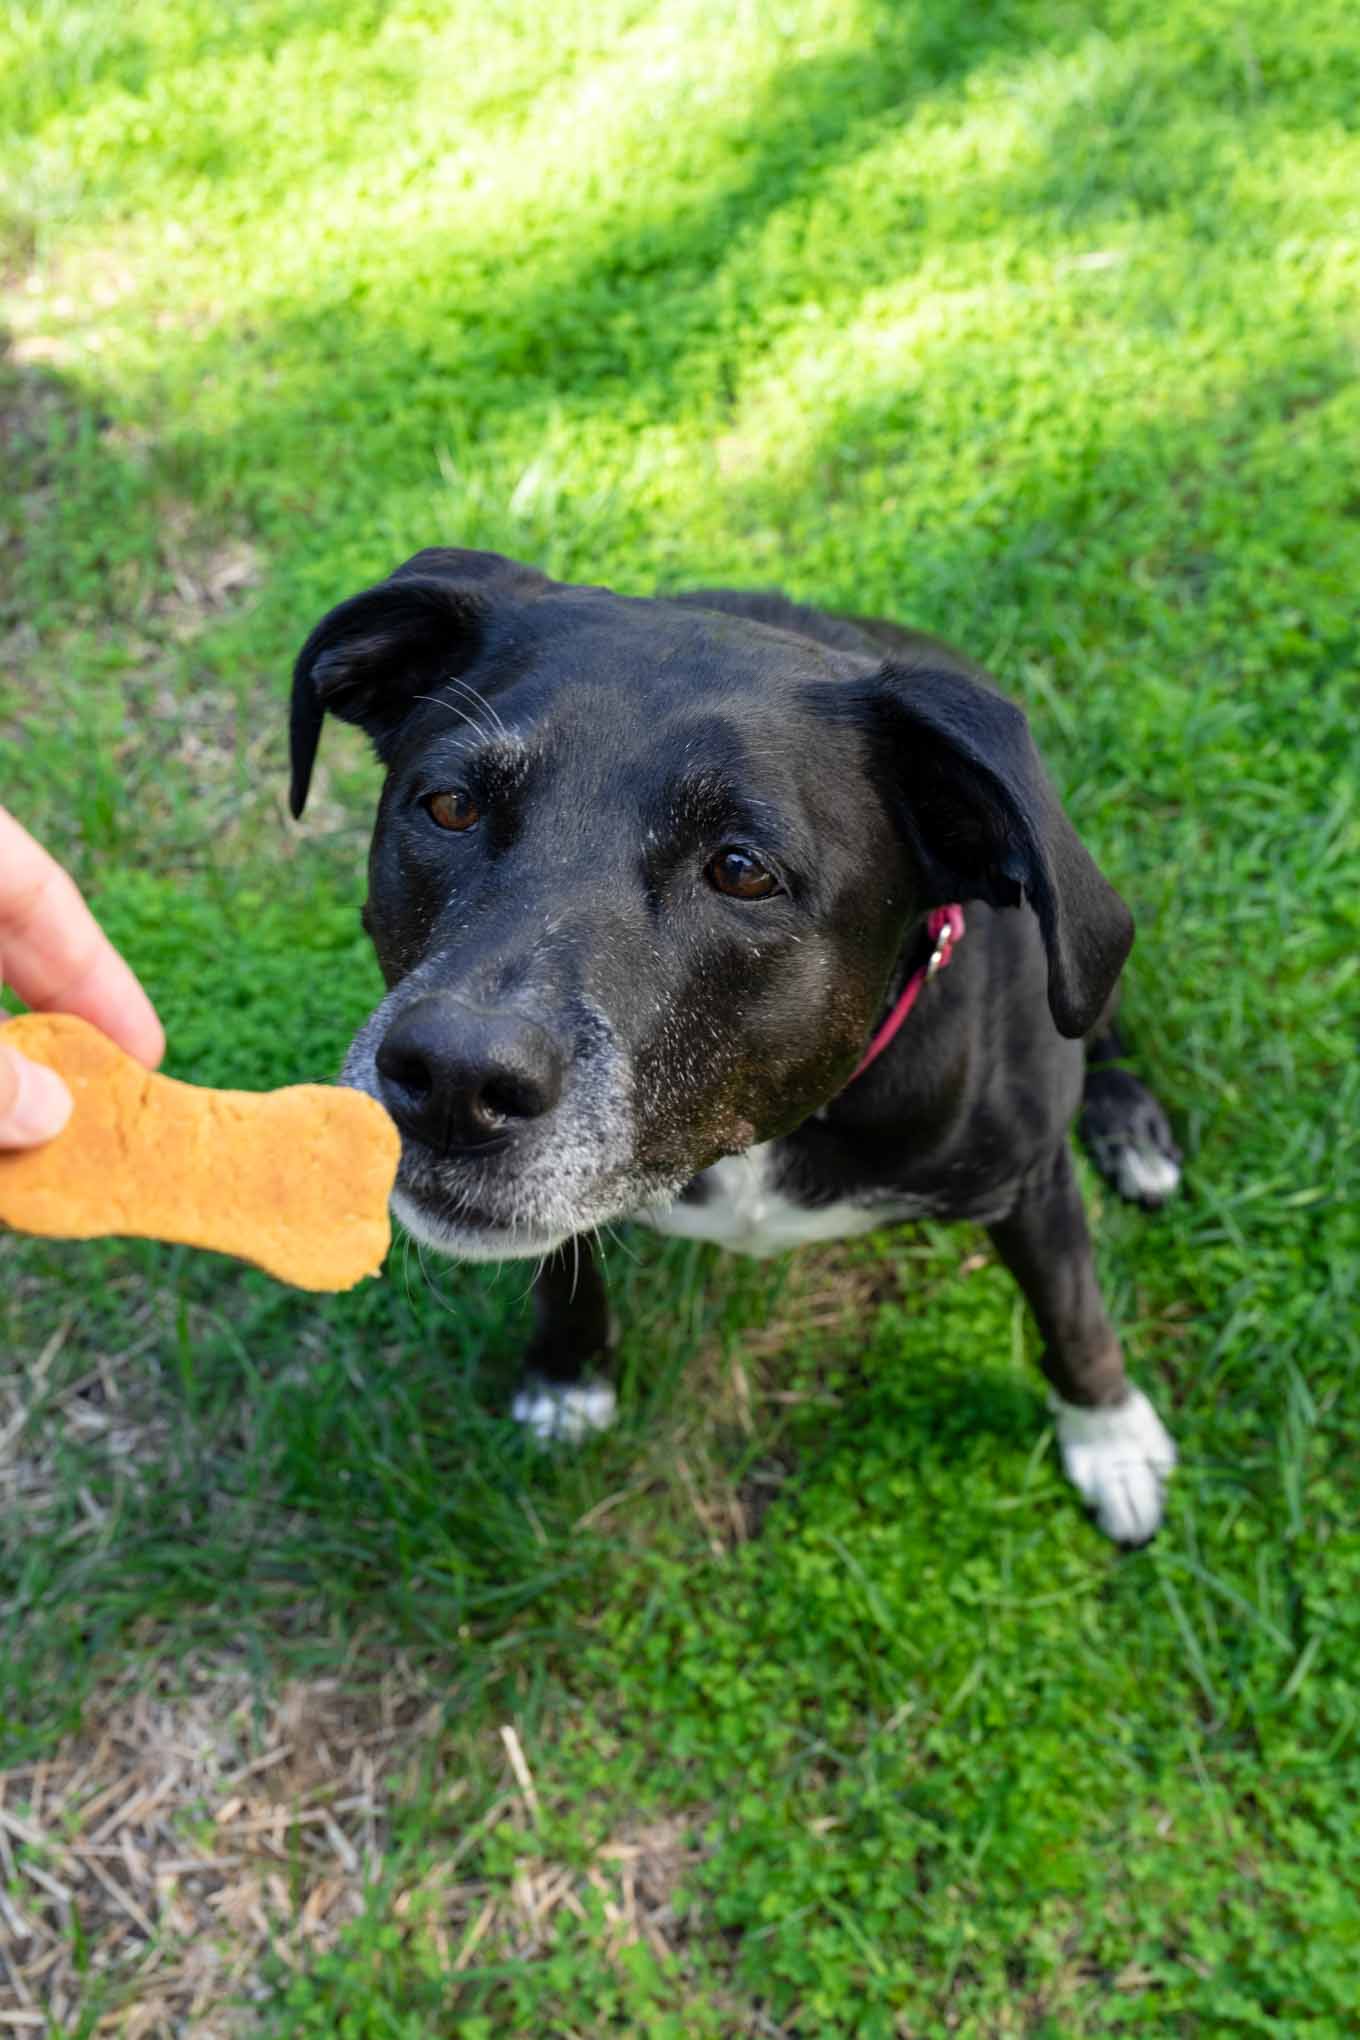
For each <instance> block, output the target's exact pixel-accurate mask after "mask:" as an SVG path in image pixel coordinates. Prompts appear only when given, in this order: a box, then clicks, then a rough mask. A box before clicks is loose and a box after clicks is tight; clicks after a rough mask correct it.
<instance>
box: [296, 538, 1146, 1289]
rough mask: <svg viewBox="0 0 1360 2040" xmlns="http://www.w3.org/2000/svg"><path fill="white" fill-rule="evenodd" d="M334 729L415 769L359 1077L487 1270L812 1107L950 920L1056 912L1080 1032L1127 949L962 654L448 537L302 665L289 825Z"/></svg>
mask: <svg viewBox="0 0 1360 2040" xmlns="http://www.w3.org/2000/svg"><path fill="white" fill-rule="evenodd" d="M327 711H329V712H331V713H332V714H335V715H339V716H342V717H344V718H345V719H346V720H348V721H351V722H355V723H358V724H359V725H360V726H361V727H362V728H363V729H364V730H365V731H366V732H367V733H368V735H369V736H370V737H371V738H372V740H373V743H374V744H375V746H376V748H377V751H378V753H379V756H380V757H381V758H382V760H383V763H384V764H385V766H386V767H387V779H386V783H385V785H384V788H383V793H382V799H381V803H380V806H379V810H378V820H377V827H376V830H375V833H374V838H373V847H372V854H371V858H370V865H369V899H368V905H367V907H366V910H365V925H366V926H367V928H368V931H369V934H370V935H371V937H372V939H373V943H374V946H375V948H376V950H377V953H378V959H379V962H380V964H381V966H382V969H383V973H384V976H385V977H386V980H387V984H388V987H389V989H388V993H387V996H386V997H385V998H384V1000H383V1001H382V1003H381V1005H380V1006H379V1007H378V1008H377V1010H376V1012H375V1013H374V1014H373V1015H372V1016H371V1018H370V1019H369V1020H368V1021H367V1023H366V1024H365V1025H364V1027H363V1028H362V1029H361V1030H360V1033H359V1035H358V1036H357V1038H356V1040H355V1042H354V1045H353V1047H352V1049H351V1051H350V1054H349V1057H348V1059H347V1062H346V1065H345V1072H344V1075H345V1080H346V1081H348V1082H350V1083H353V1084H357V1085H358V1086H360V1087H361V1088H362V1089H364V1090H367V1091H370V1092H372V1093H373V1095H374V1096H376V1097H378V1098H380V1099H381V1100H382V1102H383V1103H384V1104H385V1105H386V1106H387V1107H388V1109H389V1111H390V1112H391V1113H392V1115H393V1117H394V1118H395V1119H396V1121H397V1123H398V1125H399V1126H400V1128H401V1132H402V1162H401V1171H400V1175H399V1178H398V1191H397V1197H396V1200H395V1203H396V1209H397V1211H398V1214H399V1215H400V1216H401V1217H402V1218H403V1219H404V1220H405V1222H406V1224H407V1225H408V1226H409V1227H410V1229H411V1230H412V1231H413V1232H415V1233H416V1234H417V1236H418V1237H420V1238H422V1239H425V1240H428V1241H430V1242H431V1243H433V1244H435V1245H437V1246H439V1247H441V1248H443V1249H444V1250H445V1251H448V1252H451V1253H455V1254H458V1255H461V1256H465V1257H468V1258H501V1257H504V1256H510V1255H519V1254H539V1253H542V1252H544V1251H546V1250H547V1249H548V1248H549V1247H551V1246H554V1245H556V1244H557V1243H558V1242H560V1241H562V1240H563V1239H566V1238H568V1237H569V1236H570V1235H572V1234H573V1233H576V1232H580V1231H583V1230H587V1229H589V1228H590V1227H592V1226H594V1225H598V1224H600V1223H603V1222H605V1221H607V1220H609V1219H611V1218H614V1217H617V1216H619V1215H621V1214H623V1213H625V1212H628V1211H631V1210H636V1209H638V1208H639V1207H640V1206H643V1205H646V1204H648V1203H654V1202H657V1201H659V1200H662V1199H665V1198H668V1197H670V1196H672V1195H674V1193H675V1192H676V1190H677V1189H678V1188H679V1187H680V1186H681V1185H682V1184H683V1183H685V1182H686V1181H687V1180H688V1179H689V1178H690V1177H691V1176H692V1175H694V1174H695V1173H697V1171H699V1170H700V1169H702V1168H705V1167H707V1166H708V1165H709V1164H710V1163H711V1162H713V1161H715V1160H717V1158H718V1157H719V1156H721V1155H723V1154H728V1153H732V1152H734V1151H737V1150H740V1149H743V1148H746V1147H749V1146H750V1145H751V1144H752V1143H753V1142H755V1141H759V1140H767V1139H769V1138H771V1137H772V1136H774V1135H776V1134H778V1133H781V1132H786V1131H788V1130H789V1129H790V1128H792V1127H794V1126H796V1125H797V1124H799V1122H800V1121H802V1120H803V1119H805V1118H806V1117H807V1116H808V1114H809V1113H811V1112H812V1111H814V1110H815V1109H816V1108H817V1107H818V1106H819V1105H821V1104H823V1103H825V1102H826V1100H827V1099H829V1098H830V1097H832V1096H834V1094H835V1093H836V1091H837V1090H839V1089H840V1088H841V1087H842V1086H843V1085H844V1083H845V1082H846V1080H847V1079H848V1077H849V1076H850V1074H851V1072H852V1070H853V1069H854V1067H855V1064H856V1062H857V1060H858V1058H859V1056H860V1055H861V1053H862V1051H863V1048H864V1044H865V1041H866V1039H867V1037H868V1034H869V1032H870V1031H871V1029H872V1027H873V1025H874V1023H875V1021H876V1019H877V1018H878V1017H879V1013H880V1008H881V1004H882V1001H883V997H884V992H885V987H886V985H887V984H888V981H889V979H890V977H891V974H892V971H893V967H894V963H895V960H896V959H897V957H898V955H899V953H900V951H901V949H902V945H903V942H904V940H905V938H906V936H907V934H908V932H909V930H910V929H911V928H912V926H913V925H914V924H915V923H916V922H917V921H919V919H920V917H921V916H922V915H923V914H924V912H925V911H926V910H927V909H928V908H929V907H931V906H934V905H939V904H942V903H944V902H946V901H949V900H962V901H966V900H969V899H978V898H983V899H986V900H988V901H990V902H992V903H993V904H997V905H1019V904H1020V903H1021V902H1022V901H1024V900H1028V901H1029V902H1030V904H1032V906H1033V907H1034V910H1035V912H1036V914H1037V916H1038V919H1039V923H1040V926H1041V929H1042V931H1043V936H1044V941H1045V944H1046V946H1047V951H1048V959H1049V998H1050V1004H1051V1006H1052V1010H1053V1016H1054V1019H1055V1021H1056V1024H1057V1026H1058V1027H1059V1029H1060V1030H1061V1031H1062V1032H1063V1033H1066V1034H1069V1035H1075V1034H1080V1033H1082V1032H1084V1031H1085V1030H1086V1029H1087V1027H1089V1026H1090V1025H1091V1024H1092V1022H1093V1021H1094V1019H1095V1017H1096V1015H1097V1013H1098V1011H1099V1008H1100V1006H1101V1004H1102V1003H1103V1001H1104V999H1105V998H1106V996H1107V995H1108V993H1109V990H1110V988H1111V986H1112V985H1113V983H1114V980H1115V978H1116V976H1117V975H1118V971H1119V968H1120V965H1121V964H1122V962H1123V958H1124V955H1125V953H1126V952H1127V949H1128V945H1129V941H1130V939H1131V927H1130V923H1129V919H1128V915H1127V912H1126V910H1125V909H1124V908H1123V906H1122V904H1121V903H1120V902H1119V900H1118V898H1117V896H1116V895H1115V894H1114V893H1113V892H1111V890H1110V888H1109V887H1108V885H1107V884H1106V883H1105V881H1104V879H1103V878H1101V876H1100V874H1099V872H1098V871H1097V870H1096V868H1095V866H1094V864H1093V863H1092V862H1091V860H1090V858H1089V857H1088V856H1087V854H1086V852H1085V851H1084V850H1083V849H1082V847H1081V845H1080V843H1079V842H1078V841H1077V838H1076V836H1075V834H1074V833H1073V831H1072V829H1071V827H1070V825H1069V824H1068V822H1067V821H1066V819H1065V817H1064V816H1063V814H1062V811H1061V809H1060V808H1059V806H1058V804H1057V801H1056V798H1055V796H1054V795H1053V793H1052V791H1051V789H1050V788H1049V786H1048V783H1047V781H1046V779H1045V778H1044V775H1043V771H1042V768H1041V766H1040V764H1039V761H1038V758H1037V756H1036V754H1035V752H1034V749H1033V746H1032V744H1031V742H1030V739H1029V734H1028V730H1027V727H1026V724H1025V720H1024V717H1023V716H1022V715H1021V713H1020V711H1019V710H1018V709H1015V708H1013V707H1012V706H1011V705H1010V704H1009V703H1007V702H1005V701H1003V700H1002V699H1001V698H1000V697H999V696H997V695H995V694H993V693H992V692H991V690H990V689H988V688H986V687H984V686H983V685H981V684H980V683H979V682H977V681H975V680H973V679H971V678H967V677H964V676H962V675H961V674H960V673H959V672H957V671H938V672H937V671H928V670H906V669H903V668H901V667H894V666H892V665H891V664H886V665H885V664H884V663H883V662H882V661H881V660H879V659H877V658H876V657H875V656H873V655H872V654H871V653H870V652H869V651H868V650H867V649H863V650H861V649H855V650H838V649H830V648H828V647H826V646H824V645H821V644H819V643H814V642H812V641H811V640H809V639H808V638H805V637H803V636H802V635H800V634H798V633H796V632H794V631H789V630H784V629H780V628H776V627H771V626H769V625H766V624H763V623H757V622H754V621H751V620H749V619H748V618H746V617H741V616H737V615H733V614H728V613H725V612H723V611H720V610H717V609H708V608H705V607H702V606H699V605H698V604H697V603H693V602H681V601H674V602H671V601H662V600H657V601H637V600H630V599H626V598H623V597H620V596H617V595H614V594H611V593H610V592H609V591H607V590H605V589H602V588H578V587H569V586H565V585H562V584H560V583H557V582H553V581H550V580H548V579H547V578H546V577H545V576H543V575H542V574H539V573H536V572H534V571H533V570H532V569H530V568H527V567H521V566H517V565H516V564H514V563H513V562H512V561H509V560H505V559H501V558H500V557H498V556H497V555H495V554H490V553H475V552H461V551H444V550H436V551H430V552H423V553H419V554H417V555H416V557H415V558H414V559H413V560H410V561H408V562H407V564H406V565H405V566H404V567H401V568H399V569H398V571H397V572H396V573H395V574H393V575H392V576H391V577H390V579H388V580H386V581H384V582H382V583H380V584H379V585H378V586H377V587H374V588H370V589H368V590H366V591H365V592H364V593H362V594H360V595H356V596H354V597H353V598H352V599H351V600H350V601H348V602H344V603H342V604H341V605H340V606H339V607H338V608H337V609H334V610H332V611H331V613H330V614H329V615H328V616H326V617H325V618H324V619H323V620H322V622H321V623H319V624H318V625H317V627H316V629H315V630H314V631H313V632H312V634H311V636H310V637H309V638H308V640H307V642H306V644H305V645H304V646H303V649H302V651H301V653H300V655H299V657H298V662H297V668H296V672H295V677H294V689H293V710H292V741H293V788H292V803H293V811H294V813H295V814H300V813H301V811H302V806H303V803H304V801H305V799H306V796H307V786H308V781H309V778H310V775H311V769H312V764H313V760H314V758H315V755H316V748H317V743H318V739H319V736H320V730H321V724H322V719H323V716H324V714H325V713H326V712H327Z"/></svg>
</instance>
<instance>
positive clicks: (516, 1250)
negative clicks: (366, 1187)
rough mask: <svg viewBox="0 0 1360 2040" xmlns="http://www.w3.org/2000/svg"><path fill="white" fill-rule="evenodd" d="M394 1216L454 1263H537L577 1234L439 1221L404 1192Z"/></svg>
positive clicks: (398, 1194) (395, 1200) (395, 1198)
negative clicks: (530, 1261)
mask: <svg viewBox="0 0 1360 2040" xmlns="http://www.w3.org/2000/svg"><path fill="white" fill-rule="evenodd" d="M392 1212H393V1216H394V1217H396V1218H399V1219H400V1220H401V1223H402V1224H403V1225H404V1226H405V1228H406V1230H407V1232H408V1233H410V1235H411V1237H412V1238H413V1239H417V1240H419V1241H420V1243H421V1245H422V1246H426V1247H433V1248H434V1250H435V1252H436V1253H439V1254H445V1255H447V1256H448V1258H449V1259H450V1260H454V1261H526V1260H534V1261H537V1260H540V1259H541V1258H542V1256H543V1255H544V1254H550V1253H552V1251H553V1249H554V1248H555V1247H560V1246H563V1245H564V1244H565V1243H566V1241H567V1240H569V1239H570V1238H571V1237H572V1233H573V1231H575V1230H577V1228H574V1227H569V1228H568V1229H567V1231H565V1232H560V1233H548V1232H535V1231H534V1230H533V1229H532V1228H530V1227H528V1226H522V1225H514V1226H482V1225H479V1226H475V1227H474V1226H463V1225H459V1224H458V1223H457V1221H456V1220H452V1219H446V1218H441V1217H436V1216H435V1215H434V1214H433V1213H432V1212H429V1211H427V1210H426V1209H425V1208H424V1206H423V1205H421V1204H418V1203H417V1202H416V1201H415V1199H414V1198H412V1197H409V1196H408V1195H407V1193H406V1192H405V1191H404V1190H394V1191H393V1192H392Z"/></svg>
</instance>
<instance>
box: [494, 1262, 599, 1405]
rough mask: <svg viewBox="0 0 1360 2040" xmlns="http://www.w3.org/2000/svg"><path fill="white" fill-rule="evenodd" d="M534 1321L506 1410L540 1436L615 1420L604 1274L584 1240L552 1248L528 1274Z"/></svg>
mask: <svg viewBox="0 0 1360 2040" xmlns="http://www.w3.org/2000/svg"><path fill="white" fill-rule="evenodd" d="M534 1315H535V1319H536V1325H535V1330H534V1336H533V1339H532V1340H531V1341H530V1345H529V1350H528V1352H527V1353H526V1354H525V1356H524V1373H523V1377H522V1379H521V1381H520V1385H519V1390H518V1393H517V1394H516V1396H515V1399H514V1402H513V1403H512V1404H511V1405H510V1414H511V1416H512V1417H513V1418H514V1420H515V1422H516V1423H517V1424H523V1425H525V1426H526V1427H527V1429H528V1430H529V1431H531V1432H532V1434H533V1436H534V1437H535V1438H536V1439H538V1441H539V1443H540V1444H545V1445H546V1444H549V1443H551V1442H553V1441H554V1440H561V1441H562V1442H563V1443H564V1444H575V1443H577V1441H578V1440H580V1439H582V1438H585V1437H587V1436H588V1435H589V1434H590V1432H592V1431H607V1430H608V1429H609V1426H610V1425H611V1424H612V1423H613V1421H614V1412H615V1407H616V1403H615V1396H614V1389H613V1386H612V1384H611V1383H610V1381H609V1380H608V1378H607V1373H606V1370H607V1369H608V1366H609V1361H610V1350H609V1349H610V1346H611V1343H612V1340H611V1333H610V1323H609V1304H608V1299H607V1297H606V1295H605V1287H604V1277H603V1276H602V1275H601V1273H600V1267H599V1263H598V1261H597V1260H596V1258H595V1249H594V1247H593V1245H592V1244H591V1242H590V1240H588V1239H584V1238H581V1237H578V1238H576V1239H571V1240H568V1241H567V1242H566V1243H565V1245H563V1246H560V1247H556V1248H554V1250H553V1252H552V1253H551V1254H549V1255H548V1257H547V1259H546V1260H545V1261H544V1262H543V1264H542V1266H541V1267H540V1268H539V1271H538V1274H537V1275H536V1276H535V1278H534Z"/></svg>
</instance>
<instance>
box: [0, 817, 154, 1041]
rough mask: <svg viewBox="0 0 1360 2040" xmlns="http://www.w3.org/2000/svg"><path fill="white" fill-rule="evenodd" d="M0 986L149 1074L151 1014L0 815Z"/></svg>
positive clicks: (81, 906) (91, 923) (88, 922)
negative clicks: (74, 1024)
mask: <svg viewBox="0 0 1360 2040" xmlns="http://www.w3.org/2000/svg"><path fill="white" fill-rule="evenodd" d="M0 979H3V981H4V982H5V983H6V984H9V985H12V986H13V987H14V989H15V991H16V992H17V993H18V994H19V997H20V998H21V999H22V1000H23V1001H24V1003H25V1005H28V1006H32V1007H34V1008H35V1009H36V1010H38V1011H39V1012H48V1013H50V1012H61V1013H77V1014H79V1016H80V1018H81V1019H82V1020H88V1021H89V1022H90V1023H91V1025H92V1026H94V1027H97V1028H99V1030H100V1032H101V1033H103V1034H107V1035H108V1037H109V1039H110V1040H111V1041H116V1042H117V1043H118V1045H119V1046H120V1048H125V1049H126V1050H127V1051H128V1053H129V1055H135V1056H136V1058H137V1060H138V1061H139V1062H143V1063H145V1064H146V1065H147V1067H148V1068H149V1069H154V1068H155V1067H156V1064H157V1063H158V1062H159V1061H160V1059H161V1057H162V1056H163V1055H164V1053H165V1035H164V1032H163V1030H162V1028H161V1023H160V1021H159V1020H158V1019H157V1017H156V1009H155V1007H154V1006H153V1005H152V1003H151V1001H150V999H148V997H147V995H146V993H145V992H144V991H143V990H142V988H141V986H140V984H139V983H138V982H137V979H136V977H135V976H134V975H133V973H132V971H131V970H130V969H129V968H128V966H127V964H125V963H124V961H123V959H122V957H121V956H120V955H119V954H118V951H117V950H116V949H115V948H114V946H113V944H112V943H111V942H110V941H109V938H108V936H107V935H105V934H104V932H103V930H102V929H101V928H100V926H99V923H98V922H97V921H96V920H95V918H94V915H93V914H92V913H91V912H90V910H89V908H88V907H87V906H86V904H85V902H84V900H83V899H82V898H81V896H80V894H79V892H78V891H77V889H76V886H75V883H74V881H73V880H72V879H70V878H69V877H68V876H67V874H66V873H65V872H64V871H63V870H62V868H61V866H60V865H59V864H58V863H57V862H56V860H55V859H54V858H52V857H49V856H48V854H47V852H46V851H45V850H44V849H42V848H41V846H40V845H39V844H37V843H35V842H34V840H33V838H32V837H31V836H30V835H29V834H28V831H27V830H26V829H22V828H20V826H19V824H18V822H16V821H15V819H14V817H13V815H11V814H7V813H6V811H5V810H4V809H3V808H0Z"/></svg>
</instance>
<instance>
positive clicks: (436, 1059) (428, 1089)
mask: <svg viewBox="0 0 1360 2040" xmlns="http://www.w3.org/2000/svg"><path fill="white" fill-rule="evenodd" d="M377 1061H378V1077H379V1080H380V1082H381V1085H382V1096H383V1103H384V1105H386V1107H387V1109H388V1111H389V1112H390V1113H391V1115H392V1117H393V1118H394V1119H395V1120H396V1122H397V1125H398V1126H399V1127H400V1128H401V1130H402V1132H403V1133H409V1134H412V1135H414V1137H415V1138H416V1139H417V1140H420V1141H423V1142H424V1143H425V1145H426V1146H427V1147H432V1148H435V1149H436V1150H438V1151H439V1152H440V1153H447V1152H449V1151H450V1150H452V1149H455V1148H463V1147H485V1146H486V1145H488V1144H489V1143H492V1142H494V1141H496V1139H497V1136H499V1135H505V1134H510V1133H514V1132H515V1131H517V1129H518V1128H519V1126H520V1125H521V1124H522V1123H523V1121H525V1120H526V1119H541V1118H542V1117H543V1115H544V1113H546V1112H551V1111H552V1109H553V1106H554V1105H555V1104H556V1103H557V1101H558V1099H559V1097H560V1096H561V1094H562V1055H561V1052H560V1051H559V1049H558V1048H557V1047H556V1045H555V1044H554V1042H553V1041H552V1040H551V1038H550V1037H549V1036H548V1035H547V1034H545V1032H544V1031H543V1029H542V1028H541V1027H536V1026H535V1025H534V1023H533V1021H532V1020H526V1019H525V1018H524V1016H523V1015H522V1014H519V1013H494V1012H483V1011H480V1010H479V1009H478V1008H477V1007H475V1006H465V1005H463V1004H462V1002H461V1001H460V1000H458V999H450V998H447V997H443V996H441V995H440V994H438V993H432V994H430V995H429V996H427V997H426V998H423V999H416V1000H413V1002H412V1003H411V1004H410V1005H409V1006H407V1007H406V1009H405V1010H404V1011H403V1012H401V1013H399V1014H398V1015H397V1017H396V1019H395V1020H394V1021H393V1022H392V1025H391V1026H390V1027H389V1028H388V1030H387V1032H386V1034H385V1035H384V1036H383V1039H382V1045H381V1046H380V1048H379V1049H378V1057H377Z"/></svg>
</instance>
